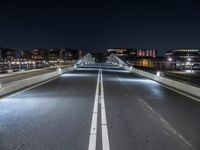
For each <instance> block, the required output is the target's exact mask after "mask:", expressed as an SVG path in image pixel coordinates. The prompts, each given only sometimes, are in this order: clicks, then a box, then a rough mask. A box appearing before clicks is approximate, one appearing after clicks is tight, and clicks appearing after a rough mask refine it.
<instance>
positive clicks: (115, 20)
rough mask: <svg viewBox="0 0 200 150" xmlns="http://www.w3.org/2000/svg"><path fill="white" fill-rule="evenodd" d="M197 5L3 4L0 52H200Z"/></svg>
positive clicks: (189, 2)
mask: <svg viewBox="0 0 200 150" xmlns="http://www.w3.org/2000/svg"><path fill="white" fill-rule="evenodd" d="M198 6H199V2H198V1H195V0H192V1H187V0H184V1H178V0H175V1H171V0H169V1H164V2H160V1H157V0H154V1H151V2H149V1H142V2H141V1H140V2H139V1H134V2H129V1H120V0H118V1H112V0H111V1H96V2H94V1H90V0H87V1H84V2H83V1H79V0H76V1H64V0H61V1H48V2H47V1H42V2H40V1H37V0H36V1H28V2H27V1H24V0H22V1H18V2H12V1H3V2H0V8H1V9H0V12H1V13H0V17H1V22H2V23H1V24H0V33H1V37H0V47H8V48H14V49H17V50H20V49H25V48H52V47H71V48H75V49H78V48H81V49H84V50H86V51H90V52H93V51H101V52H102V51H106V49H107V48H110V47H111V48H112V47H124V48H141V49H144V48H147V49H157V50H158V54H159V55H164V53H165V52H166V51H167V50H172V49H178V48H199V47H200V42H199V41H200V37H199V34H200V29H199V25H200V21H199V19H198V18H199V15H200V11H199V9H198Z"/></svg>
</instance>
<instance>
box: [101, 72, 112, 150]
mask: <svg viewBox="0 0 200 150" xmlns="http://www.w3.org/2000/svg"><path fill="white" fill-rule="evenodd" d="M100 98H101V129H102V148H103V150H110V144H109V138H108V127H107V120H106V108H105V101H104V89H103V75H102V69H101V95H100Z"/></svg>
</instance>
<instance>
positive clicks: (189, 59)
mask: <svg viewBox="0 0 200 150" xmlns="http://www.w3.org/2000/svg"><path fill="white" fill-rule="evenodd" d="M187 60H188V61H189V62H190V70H191V72H192V63H191V60H192V59H191V58H188V59H187Z"/></svg>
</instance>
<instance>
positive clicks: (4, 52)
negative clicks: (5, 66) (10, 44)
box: [0, 48, 16, 62]
mask: <svg viewBox="0 0 200 150" xmlns="http://www.w3.org/2000/svg"><path fill="white" fill-rule="evenodd" d="M0 59H1V61H4V62H7V61H14V60H15V59H16V54H15V50H14V49H9V48H0Z"/></svg>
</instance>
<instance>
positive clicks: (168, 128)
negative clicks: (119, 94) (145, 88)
mask: <svg viewBox="0 0 200 150" xmlns="http://www.w3.org/2000/svg"><path fill="white" fill-rule="evenodd" d="M138 100H139V101H140V102H141V103H142V104H143V105H144V106H145V107H146V108H148V109H149V110H150V111H151V112H152V113H153V114H154V115H155V116H156V117H157V118H158V119H159V120H160V122H161V123H162V125H163V127H164V128H166V129H167V130H168V131H170V132H171V133H172V134H173V135H174V136H175V137H176V138H178V139H179V140H181V141H183V142H184V143H185V144H186V145H187V146H188V148H189V149H191V150H193V147H192V144H190V142H189V141H188V140H187V139H185V138H184V137H183V135H181V134H180V133H179V132H178V131H177V130H175V129H174V128H173V127H172V126H171V125H170V124H169V123H168V122H167V121H166V120H165V119H164V118H163V117H162V116H161V115H160V114H159V113H157V112H156V111H155V110H154V109H153V107H151V106H150V105H149V104H148V103H146V102H145V101H144V100H143V99H141V98H139V99H138Z"/></svg>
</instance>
